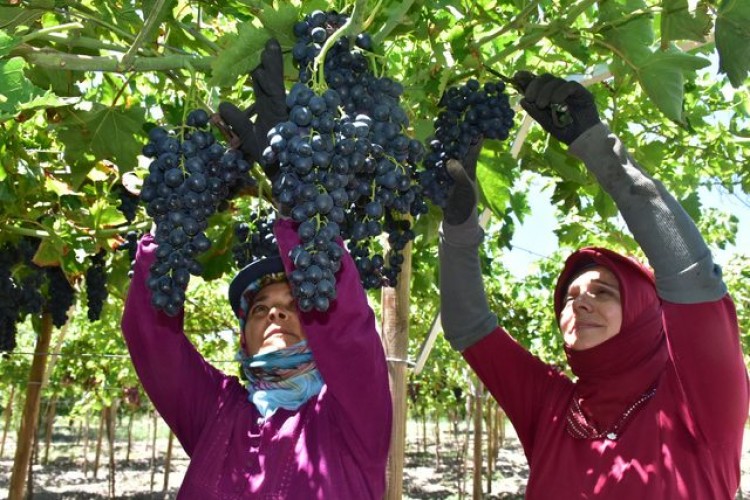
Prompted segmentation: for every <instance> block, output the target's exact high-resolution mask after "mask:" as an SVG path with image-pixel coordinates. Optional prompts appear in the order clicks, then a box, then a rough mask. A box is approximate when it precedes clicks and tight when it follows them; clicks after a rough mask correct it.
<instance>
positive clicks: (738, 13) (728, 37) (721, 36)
mask: <svg viewBox="0 0 750 500" xmlns="http://www.w3.org/2000/svg"><path fill="white" fill-rule="evenodd" d="M748 26H750V2H748V1H747V0H724V1H723V2H722V3H721V6H720V7H719V11H718V12H717V14H716V28H715V31H716V34H715V38H716V50H717V51H718V52H719V71H721V72H723V73H725V74H726V75H727V77H728V78H729V81H730V82H731V84H732V86H734V87H735V88H739V87H741V86H742V85H743V84H744V82H745V80H746V79H747V73H748V71H750V28H748Z"/></svg>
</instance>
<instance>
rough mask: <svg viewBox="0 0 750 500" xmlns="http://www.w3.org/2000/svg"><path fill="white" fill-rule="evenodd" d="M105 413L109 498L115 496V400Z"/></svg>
mask: <svg viewBox="0 0 750 500" xmlns="http://www.w3.org/2000/svg"><path fill="white" fill-rule="evenodd" d="M105 411H106V415H107V443H108V444H109V481H108V482H109V498H114V497H115V422H114V420H115V418H116V416H117V400H115V401H113V402H112V405H110V406H108V407H106V408H105Z"/></svg>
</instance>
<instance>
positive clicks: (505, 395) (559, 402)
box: [462, 328, 573, 461]
mask: <svg viewBox="0 0 750 500" xmlns="http://www.w3.org/2000/svg"><path fill="white" fill-rule="evenodd" d="M462 354H463V356H464V359H466V361H467V362H468V363H469V365H470V366H471V367H472V369H473V370H474V371H475V372H476V374H477V376H478V377H479V379H480V380H481V381H482V383H484V385H485V386H486V387H487V390H489V391H490V394H492V397H493V398H495V401H497V402H498V404H499V405H500V407H501V408H502V409H503V411H504V412H505V413H506V415H508V419H509V420H510V421H511V423H512V424H513V428H514V429H515V430H516V433H517V434H518V439H519V441H520V442H521V445H522V446H523V449H524V452H525V453H526V457H527V459H528V460H529V461H531V459H532V451H533V450H534V449H535V448H534V442H535V438H536V436H537V433H538V431H539V428H540V426H548V425H550V424H551V423H552V421H553V420H552V418H553V416H552V415H550V414H549V412H551V411H552V409H553V408H559V407H562V406H567V401H569V398H570V394H571V392H572V391H573V382H571V380H570V379H569V378H568V377H567V376H565V375H564V374H563V373H562V372H560V371H559V370H557V369H556V368H554V367H552V366H550V365H548V364H545V363H544V362H542V361H541V360H540V359H539V358H537V357H536V356H534V355H532V354H531V353H530V352H529V351H527V350H526V349H525V348H524V347H523V346H521V345H520V344H518V343H517V342H516V341H515V340H514V339H513V338H512V337H511V336H510V335H508V333H506V332H505V330H503V329H502V328H495V330H493V331H492V332H490V334H489V335H486V336H485V337H483V338H482V339H481V340H479V341H478V342H476V343H475V344H473V345H472V346H471V347H469V348H468V349H466V350H465V351H463V353H462ZM545 416H549V419H545Z"/></svg>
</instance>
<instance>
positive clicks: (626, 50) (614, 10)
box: [599, 0, 654, 65]
mask: <svg viewBox="0 0 750 500" xmlns="http://www.w3.org/2000/svg"><path fill="white" fill-rule="evenodd" d="M600 8H601V10H600V13H599V18H600V20H601V21H602V22H603V23H604V25H605V27H604V28H603V29H602V30H601V32H600V34H601V36H602V37H603V38H604V41H605V42H606V43H607V45H608V46H610V47H613V48H614V49H616V50H615V51H616V53H617V54H618V56H619V57H618V58H617V59H622V60H623V61H624V62H628V63H629V65H638V62H639V61H640V60H642V59H643V58H645V57H648V55H649V54H650V53H651V45H652V44H653V43H654V30H653V25H652V23H651V19H650V16H647V15H639V16H632V17H631V14H632V13H633V12H634V11H639V10H640V11H647V7H646V4H645V3H644V2H643V1H642V0H627V1H625V2H601V5H600ZM623 19H625V20H624V21H623Z"/></svg>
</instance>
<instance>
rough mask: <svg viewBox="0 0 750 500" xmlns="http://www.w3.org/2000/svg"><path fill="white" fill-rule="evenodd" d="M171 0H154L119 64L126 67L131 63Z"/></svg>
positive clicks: (157, 24)
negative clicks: (146, 17) (144, 20)
mask: <svg viewBox="0 0 750 500" xmlns="http://www.w3.org/2000/svg"><path fill="white" fill-rule="evenodd" d="M171 4H172V0H156V3H154V5H153V7H152V8H151V12H150V13H149V15H148V19H146V22H144V23H143V27H142V28H141V30H140V31H139V32H138V36H136V37H135V40H134V41H133V44H132V45H131V46H130V48H129V49H128V51H127V52H126V53H125V55H124V56H122V60H121V64H122V65H123V66H125V67H126V68H127V67H128V66H130V64H132V62H133V60H134V59H135V56H136V54H137V53H138V50H139V49H140V48H141V46H142V45H143V44H144V43H145V42H147V41H148V40H149V39H150V38H151V36H152V35H153V34H154V32H155V31H156V29H157V28H158V27H159V22H160V19H161V18H162V15H163V14H164V12H166V11H167V9H168V8H169V7H170V6H171Z"/></svg>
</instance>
